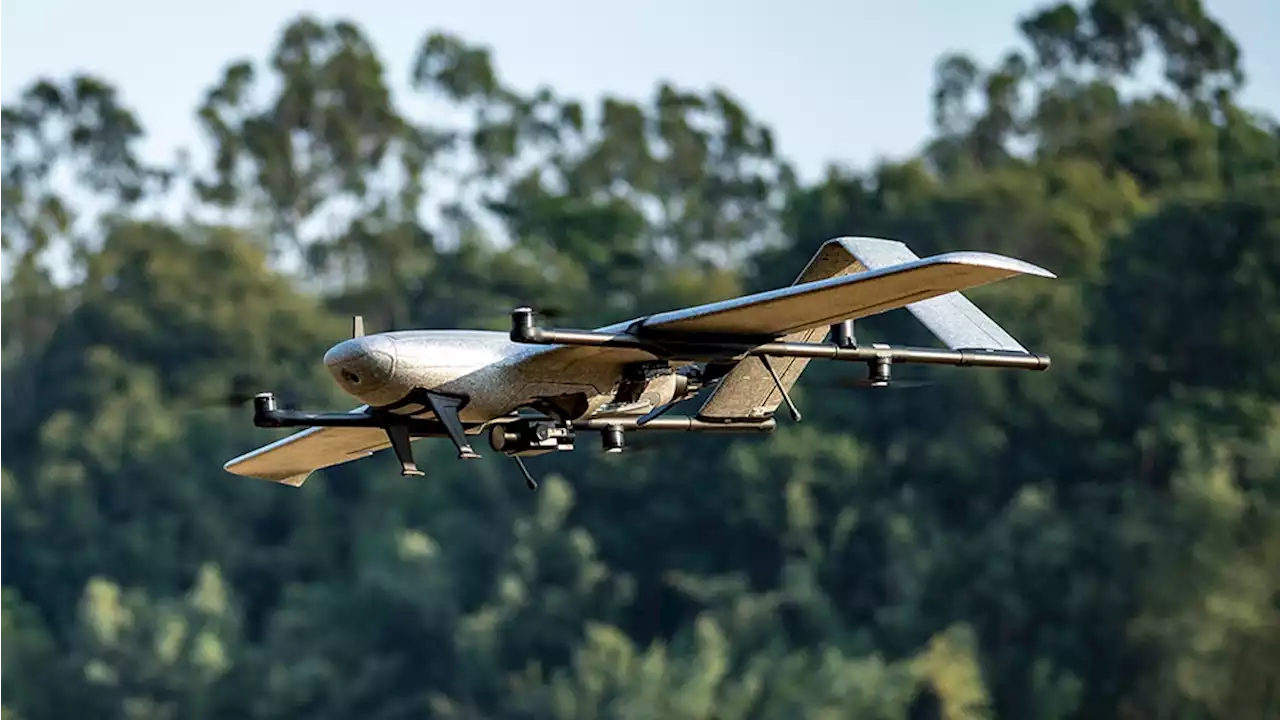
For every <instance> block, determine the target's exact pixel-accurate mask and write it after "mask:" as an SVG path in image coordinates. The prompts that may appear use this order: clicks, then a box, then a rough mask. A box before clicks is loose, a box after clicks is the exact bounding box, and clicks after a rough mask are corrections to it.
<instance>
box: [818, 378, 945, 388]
mask: <svg viewBox="0 0 1280 720" xmlns="http://www.w3.org/2000/svg"><path fill="white" fill-rule="evenodd" d="M831 384H832V385H834V386H836V387H840V388H846V389H851V390H875V389H887V390H893V389H901V390H907V389H910V388H922V387H929V386H931V385H937V382H935V381H933V380H890V381H889V382H881V381H877V380H870V379H867V378H841V379H839V380H836V381H835V382H833V383H831Z"/></svg>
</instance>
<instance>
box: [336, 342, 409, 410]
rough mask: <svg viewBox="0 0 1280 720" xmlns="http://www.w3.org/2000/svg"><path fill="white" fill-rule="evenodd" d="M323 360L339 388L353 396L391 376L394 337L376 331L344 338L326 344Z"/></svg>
mask: <svg viewBox="0 0 1280 720" xmlns="http://www.w3.org/2000/svg"><path fill="white" fill-rule="evenodd" d="M324 364H325V367H326V368H328V369H329V374H331V375H333V379H334V380H336V381H337V382H338V384H339V385H340V386H342V389H343V390H346V391H347V392H348V393H351V394H352V395H355V396H357V397H359V396H361V395H367V394H368V393H370V392H373V391H376V390H378V389H380V388H381V387H382V386H383V385H386V384H387V382H388V381H390V380H391V374H392V372H393V371H394V370H395V365H396V347H395V341H394V340H392V339H391V338H387V337H379V336H377V335H368V336H365V337H359V338H352V339H351V340H345V341H343V342H340V343H338V344H337V345H334V346H333V347H332V348H329V352H327V353H325V354H324Z"/></svg>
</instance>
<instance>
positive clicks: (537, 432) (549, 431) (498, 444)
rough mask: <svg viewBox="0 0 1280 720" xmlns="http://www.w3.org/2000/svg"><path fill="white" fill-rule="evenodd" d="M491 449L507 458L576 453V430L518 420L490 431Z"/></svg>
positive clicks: (546, 422)
mask: <svg viewBox="0 0 1280 720" xmlns="http://www.w3.org/2000/svg"><path fill="white" fill-rule="evenodd" d="M489 446H490V447H492V448H493V449H494V450H495V451H497V452H500V453H504V454H506V455H542V454H545V453H549V452H557V451H568V450H573V430H571V429H569V428H567V427H565V426H563V425H559V424H557V423H554V422H551V421H547V420H517V421H516V422H512V423H505V424H502V425H494V426H493V427H492V428H490V429H489Z"/></svg>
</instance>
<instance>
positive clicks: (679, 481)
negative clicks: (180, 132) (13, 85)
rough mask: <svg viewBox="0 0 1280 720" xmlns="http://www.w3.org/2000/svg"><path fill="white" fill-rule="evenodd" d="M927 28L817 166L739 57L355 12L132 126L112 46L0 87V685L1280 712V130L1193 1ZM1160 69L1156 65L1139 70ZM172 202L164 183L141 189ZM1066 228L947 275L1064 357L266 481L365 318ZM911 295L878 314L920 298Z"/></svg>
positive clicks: (18, 697) (262, 698) (172, 714)
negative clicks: (702, 79)
mask: <svg viewBox="0 0 1280 720" xmlns="http://www.w3.org/2000/svg"><path fill="white" fill-rule="evenodd" d="M1017 24H1018V28H1019V30H1020V33H1021V42H1020V43H1019V46H1018V47H1015V48H1010V49H1009V50H1008V52H1007V53H1005V54H1004V56H1003V57H1002V58H1001V59H1000V60H999V61H998V62H995V63H994V64H991V65H989V66H984V65H982V64H980V63H978V62H976V61H975V60H974V59H973V58H971V57H969V56H967V55H965V54H960V53H956V54H951V55H947V56H945V57H942V58H939V59H938V62H937V68H936V77H935V83H934V88H933V91H932V101H933V115H934V118H933V119H934V131H933V134H932V137H930V138H929V139H928V143H927V145H926V146H925V149H924V150H923V151H922V152H921V153H920V154H919V155H918V156H914V157H908V158H903V159H899V160H895V161H886V162H883V163H881V164H879V165H877V166H875V167H872V168H866V169H853V168H833V169H832V170H831V171H830V172H829V173H828V174H827V176H826V177H824V178H821V179H820V180H818V181H816V182H812V183H807V182H802V181H800V180H798V179H797V177H796V174H795V173H794V171H793V169H792V167H791V164H790V163H789V162H788V160H787V158H785V157H782V156H781V155H780V154H779V152H778V151H777V146H778V143H777V141H776V138H775V135H774V133H773V131H772V130H771V129H770V128H769V127H768V126H767V125H766V124H765V123H763V122H761V121H760V120H759V119H757V118H755V117H753V115H752V113H751V111H750V110H749V109H748V108H747V107H745V106H744V105H743V103H742V102H741V101H740V100H739V99H737V98H735V97H734V95H733V94H732V93H731V92H730V91H729V90H726V89H721V88H702V89H699V88H687V87H680V86H679V85H677V84H674V83H670V82H664V83H662V84H660V85H658V86H657V87H656V88H655V89H654V91H653V92H652V93H651V94H650V95H649V96H648V97H646V98H641V99H628V98H620V97H605V98H601V99H584V98H571V97H566V96H564V95H562V94H560V93H558V92H557V91H556V90H555V89H554V88H536V89H533V90H531V91H530V90H528V89H522V88H516V87H512V86H511V85H510V84H509V83H508V82H507V81H506V80H505V79H504V77H503V74H502V68H500V67H499V66H498V65H497V63H496V62H495V59H494V57H493V56H492V55H491V53H490V51H489V50H488V49H487V48H485V47H483V46H479V45H476V44H473V43H470V42H468V41H467V40H466V39H465V38H460V37H455V36H452V35H449V34H445V33H439V32H428V33H426V34H425V37H424V38H423V40H422V42H421V45H420V48H419V50H418V52H417V55H416V58H415V60H414V62H413V64H412V68H411V69H410V70H411V80H412V91H413V92H414V93H416V94H419V95H420V96H422V97H424V98H429V99H431V100H432V101H433V102H436V103H442V104H444V105H445V106H448V107H450V108H451V110H452V112H449V113H445V114H443V115H442V117H455V118H461V120H460V121H459V122H457V123H455V124H446V123H441V122H439V121H436V120H431V121H428V120H424V119H422V118H418V117H412V116H410V115H408V114H406V113H405V112H404V111H403V110H402V109H401V107H400V105H399V104H397V102H396V99H395V98H394V97H393V95H392V93H391V91H390V90H389V88H388V85H389V83H390V81H389V77H388V70H387V68H386V67H385V66H384V65H383V62H382V60H381V59H380V57H379V54H378V50H377V48H376V47H374V46H373V44H372V42H371V40H370V39H369V37H368V36H366V35H365V33H364V32H363V30H362V29H361V28H360V26H359V25H358V23H356V22H354V21H351V20H344V19H324V18H319V17H313V16H300V17H298V18H297V19H295V20H294V21H292V22H290V23H289V24H288V25H287V26H286V27H284V28H283V29H282V30H281V32H280V34H279V36H278V39H277V41H276V44H275V46H274V47H272V48H270V50H269V54H268V56H267V58H266V59H265V61H256V60H252V59H232V60H231V61H230V62H228V63H227V65H226V66H225V69H224V71H223V72H222V74H221V76H220V77H217V78H212V79H210V78H192V79H191V82H192V83H193V84H194V83H210V81H211V80H212V82H211V83H210V84H208V86H207V87H208V89H207V92H206V93H205V94H204V96H203V101H202V102H201V104H200V106H199V107H198V108H195V109H194V117H195V121H196V122H198V124H199V127H200V129H201V131H202V133H203V137H204V139H205V142H206V149H207V151H208V152H207V153H205V154H206V155H207V157H208V158H209V162H208V163H174V164H172V165H166V164H155V163H152V162H148V161H146V160H144V159H143V155H142V152H141V148H142V146H143V143H144V142H145V141H146V138H147V134H146V126H145V121H146V118H141V117H138V116H137V115H136V114H135V113H134V112H133V111H132V110H131V109H130V107H129V103H128V98H127V97H125V96H122V95H121V93H120V92H118V91H117V89H116V88H115V87H114V86H113V85H112V83H111V80H110V78H102V77H97V76H94V75H92V74H87V73H86V74H80V75H74V76H70V77H49V78H44V79H41V80H38V81H36V82H33V83H31V84H30V85H29V86H28V87H27V88H26V89H25V91H24V92H23V93H22V94H21V96H20V97H17V98H15V99H14V101H13V102H12V103H10V104H7V105H5V107H4V108H3V123H2V131H3V153H4V154H3V198H2V200H3V202H2V207H3V217H2V229H3V251H4V257H5V278H4V289H3V310H4V312H3V322H2V331H3V373H4V377H3V417H4V423H3V426H2V430H0V436H2V438H0V439H2V442H3V446H2V448H3V478H2V482H3V531H2V532H3V538H2V543H3V549H2V551H0V552H2V556H3V557H2V562H3V567H4V574H3V635H4V644H3V653H4V657H3V662H4V669H5V672H4V674H3V717H4V718H5V720H9V718H14V719H15V720H16V719H18V718H21V719H23V720H39V719H42V718H62V717H72V716H74V717H123V718H138V719H143V718H146V719H151V718H183V719H184V720H199V719H200V718H213V717H227V716H231V717H245V718H259V717H261V718H267V717H271V718H279V717H306V718H309V719H310V720H316V719H320V718H348V717H362V718H370V719H374V718H377V719H379V720H391V719H393V718H394V719H399V718H535V717H536V718H556V719H559V720H578V719H580V718H581V719H585V718H658V717H660V718H667V719H670V720H679V719H681V718H688V719H690V720H692V719H694V718H717V719H720V720H733V719H742V720H746V719H748V718H752V719H754V718H774V717H804V718H842V719H843V718H850V717H856V718H912V719H916V718H921V719H923V718H948V719H951V718H962V717H964V718H967V717H988V716H989V717H997V716H998V717H1012V718H1052V719H1065V718H1209V717H1215V718H1217V717H1230V718H1237V719H1239V720H1249V719H1255V718H1256V719H1257V720H1262V719H1263V718H1274V717H1280V572H1277V568H1280V363H1277V360H1276V358H1275V350H1276V349H1277V348H1280V126H1278V125H1277V123H1276V121H1275V120H1274V119H1273V118H1271V117H1268V116H1265V115H1263V114H1260V113H1257V112H1254V111H1251V110H1250V109H1249V108H1246V107H1243V106H1241V104H1240V103H1239V99H1238V95H1239V92H1240V90H1241V88H1242V87H1244V83H1245V81H1246V78H1245V77H1244V74H1243V72H1242V70H1241V49H1240V48H1239V46H1238V45H1237V44H1236V42H1235V41H1234V40H1233V39H1232V37H1231V35H1230V33H1229V32H1228V30H1227V29H1226V28H1224V27H1222V26H1221V25H1220V24H1219V23H1218V22H1217V21H1216V20H1215V19H1214V18H1213V17H1211V16H1210V15H1208V14H1207V12H1206V10H1205V8H1204V7H1203V5H1202V3H1201V2H1200V1H1199V0H1185V1H1183V2H1176V3H1164V2H1154V1H1152V0H1137V1H1136V2H1135V1H1130V0H1092V1H1091V2H1087V3H1077V4H1070V3H1062V4H1057V5H1046V6H1044V7H1042V8H1041V9H1039V10H1037V11H1035V12H1033V13H1030V14H1028V15H1027V16H1025V17H1022V18H1019V19H1018V20H1017ZM1144 63H1145V64H1149V65H1150V64H1154V66H1155V67H1157V68H1159V69H1160V72H1161V73H1162V77H1163V79H1164V82H1163V83H1162V84H1161V85H1160V86H1159V87H1156V88H1147V89H1142V90H1137V91H1134V90H1132V89H1129V88H1132V86H1133V83H1132V82H1130V81H1131V80H1133V78H1134V75H1135V73H1136V71H1137V68H1138V67H1140V66H1142V65H1143V64H1144ZM160 207H166V208H170V209H172V208H174V207H179V208H181V210H180V212H177V213H173V212H169V213H160V212H158V211H157V208H160ZM842 235H869V236H878V237H887V238H893V239H897V240H901V241H904V242H906V243H907V244H909V245H910V246H911V247H912V249H913V250H914V251H915V252H917V253H918V254H920V255H922V256H923V255H926V254H933V253H937V252H943V251H949V250H962V249H963V250H986V251H992V252H999V253H1003V254H1008V255H1013V256H1015V257H1019V258H1021V259H1024V260H1028V261H1030V262H1034V263H1037V264H1040V265H1043V266H1045V267H1048V268H1050V269H1052V270H1053V271H1054V272H1056V273H1057V274H1058V275H1059V278H1060V279H1059V280H1056V281H1053V282H1033V281H1025V282H1023V281H1010V282H1007V283H1002V284H1000V285H998V286H994V287H991V288H984V289H982V290H980V291H977V292H974V293H973V294H972V297H973V299H974V300H975V301H976V302H978V303H979V304H980V305H981V306H982V307H983V308H984V310H986V311H987V312H989V313H990V314H991V315H992V316H993V317H994V318H996V319H998V320H999V321H1000V322H1001V323H1002V324H1003V325H1005V326H1006V327H1007V328H1008V329H1009V330H1010V331H1011V332H1012V333H1013V335H1014V336H1016V337H1017V338H1018V339H1019V340H1020V341H1022V342H1023V343H1024V344H1026V345H1027V346H1028V347H1032V348H1034V349H1035V350H1037V351H1040V352H1045V353H1047V354H1050V355H1052V356H1053V358H1054V367H1053V368H1052V369H1051V370H1050V371H1049V372H1047V373H1031V374H1027V373H1007V372H1001V371H990V370H938V371H937V372H932V373H925V374H923V375H920V377H924V376H927V377H928V379H930V380H933V381H936V382H935V384H933V385H932V386H930V387H928V388H927V389H923V390H903V391H900V392H899V391H891V392H872V391H864V392H849V391H844V390H833V389H832V386H833V384H835V383H836V382H837V381H838V380H839V378H840V376H841V373H842V372H845V371H844V370H842V369H841V368H830V367H825V366H819V364H814V365H813V366H811V369H810V370H809V371H808V372H806V374H805V376H804V378H803V379H802V380H801V381H800V382H799V383H798V385H797V389H796V391H795V394H794V395H795V399H796V400H797V402H798V403H799V404H800V405H801V407H802V408H804V411H805V413H804V414H805V419H804V422H803V423H800V424H795V423H792V422H790V421H789V420H788V419H786V418H785V417H783V418H780V419H779V429H778V430H777V432H775V433H774V434H773V435H772V436H770V437H768V438H765V439H751V438H748V439H740V440H732V441H726V440H724V439H722V438H717V437H712V438H706V439H704V438H700V437H692V438H676V439H673V440H672V441H670V442H665V443H662V444H661V445H658V446H655V447H653V448H651V449H646V450H647V451H646V452H640V453H636V454H634V455H630V454H624V455H623V457H622V458H616V457H613V456H606V455H604V454H601V453H599V452H597V451H594V450H593V449H591V448H585V449H580V450H579V451H578V452H576V453H574V454H573V457H571V458H569V459H560V458H554V459H547V460H545V461H543V460H541V459H540V460H539V472H541V473H542V474H543V475H544V477H545V482H544V484H543V487H542V488H541V489H540V490H539V492H537V493H536V494H531V493H529V492H528V491H527V490H526V489H525V487H524V485H523V483H521V482H520V480H519V478H518V476H515V475H513V474H512V472H511V468H509V467H508V465H507V464H506V463H504V462H502V461H501V460H500V459H499V458H491V457H487V458H486V459H485V460H483V461H480V462H475V463H457V462H453V461H452V459H453V457H452V452H451V449H449V448H443V447H439V446H437V445H432V444H431V443H429V442H422V443H419V444H418V445H417V446H416V447H415V450H416V452H417V453H418V455H419V463H420V464H421V465H423V466H426V467H429V468H431V472H430V473H429V474H428V477H425V478H403V477H400V476H399V475H398V474H397V473H396V471H395V469H394V467H393V465H392V460H391V459H390V458H386V457H382V456H381V455H379V456H375V457H374V458H371V459H368V460H364V461H361V462H358V463H352V464H350V465H346V466H343V467H340V468H335V469H332V470H329V471H325V472H323V473H321V474H317V475H316V476H314V477H312V478H311V480H310V481H308V483H307V485H306V486H305V487H304V488H302V489H293V488H288V487H281V486H276V485H271V484H269V483H263V482H258V481H253V480H248V479H246V478H240V477H234V476H230V475H228V474H226V473H225V472H224V471H223V470H222V468H221V465H222V463H223V462H224V461H225V460H226V459H228V458H230V457H233V456H235V455H238V454H240V453H241V452H244V451H245V450H247V449H249V448H252V447H255V446H257V445H260V444H262V443H263V442H264V437H265V436H264V434H263V433H262V431H258V430H256V429H254V428H253V427H252V425H251V423H250V421H249V419H250V418H249V412H248V410H246V409H245V408H243V407H241V408H227V407H225V403H224V402H223V400H224V397H223V396H224V395H225V393H226V392H227V388H228V387H230V386H231V385H232V384H233V381H234V380H235V378H236V377H238V376H240V375H242V374H243V373H245V372H246V371H252V372H253V373H254V375H255V376H256V377H258V378H259V379H260V380H261V382H262V383H264V385H266V386H267V387H270V388H271V389H274V390H276V391H278V392H279V393H280V394H281V395H282V396H287V397H289V398H291V399H293V400H294V401H296V402H297V403H299V404H300V405H301V406H303V407H317V408H320V407H333V406H340V405H341V404H342V403H344V402H345V401H344V400H343V398H342V397H341V394H340V393H339V392H338V391H337V389H336V388H335V387H334V386H333V384H332V383H331V382H330V381H329V380H328V379H327V376H325V374H324V372H323V369H322V368H321V367H320V363H319V362H318V360H319V358H320V356H321V355H322V354H323V352H324V351H325V349H326V348H328V347H329V346H330V345H332V344H333V343H334V342H336V341H338V340H340V339H342V338H343V337H344V336H345V334H346V333H347V332H348V331H349V329H348V327H347V326H346V322H348V321H347V319H346V318H347V316H349V315H350V314H353V313H361V314H363V315H365V316H366V322H367V324H368V326H369V328H370V330H371V331H380V330H389V329H404V328H415V327H421V328H435V327H457V326H461V327H475V328H491V329H499V330H501V329H505V327H506V322H507V319H506V318H507V315H506V313H507V311H508V310H509V309H510V308H511V307H513V306H515V305H517V304H521V303H529V304H533V305H536V306H545V307H557V308H567V309H568V313H569V317H568V318H566V322H569V323H570V324H572V325H576V326H595V325H603V324H605V323H608V322H616V321H618V320H621V319H625V318H628V317H635V316H637V315H640V314H643V313H646V312H653V311H658V310H665V309H670V308H674V307H679V306H682V305H686V304H692V303H698V302H707V301H711V300H717V299H722V298H726V297H730V296H732V295H734V294H738V293H742V292H746V291H754V290H760V289H766V288H772V287H777V286H780V285H784V284H788V283H790V282H791V281H792V280H793V279H794V278H795V275H796V274H797V273H798V272H799V271H800V269H801V268H802V267H803V266H804V264H805V262H806V261H807V260H808V259H809V257H810V255H811V254H812V253H813V252H814V250H815V249H816V248H817V247H818V245H819V244H820V243H821V242H823V241H824V240H826V239H828V238H832V237H837V236H842ZM899 315H905V314H904V313H891V314H888V315H885V316H883V317H880V318H875V319H873V320H872V321H869V322H868V323H866V326H867V327H866V334H865V335H863V334H862V331H861V329H860V338H861V337H864V336H865V337H867V338H868V339H878V338H887V337H892V338H893V339H894V340H895V341H898V342H911V341H915V342H917V343H918V344H924V343H927V342H928V340H927V339H922V336H921V333H922V330H921V328H920V327H919V326H918V325H914V324H913V322H912V320H911V319H910V318H909V317H899Z"/></svg>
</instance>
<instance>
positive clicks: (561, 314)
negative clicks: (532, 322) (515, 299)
mask: <svg viewBox="0 0 1280 720" xmlns="http://www.w3.org/2000/svg"><path fill="white" fill-rule="evenodd" d="M520 307H527V308H533V312H534V314H536V315H537V316H538V317H541V318H546V319H547V320H551V321H555V320H563V319H564V318H566V317H568V315H569V312H568V310H566V309H565V308H563V307H561V306H559V305H545V306H543V307H538V306H537V305H534V304H533V303H521V304H520Z"/></svg>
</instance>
